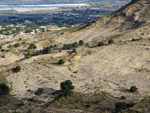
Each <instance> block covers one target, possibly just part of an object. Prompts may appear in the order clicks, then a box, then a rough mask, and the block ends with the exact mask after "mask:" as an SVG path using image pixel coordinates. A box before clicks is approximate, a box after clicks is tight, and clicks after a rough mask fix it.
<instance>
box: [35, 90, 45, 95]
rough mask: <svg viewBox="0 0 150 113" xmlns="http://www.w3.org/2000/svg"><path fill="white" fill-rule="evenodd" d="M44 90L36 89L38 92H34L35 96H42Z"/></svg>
mask: <svg viewBox="0 0 150 113" xmlns="http://www.w3.org/2000/svg"><path fill="white" fill-rule="evenodd" d="M43 91H44V89H43V88H38V90H37V91H36V92H35V94H36V95H42V94H43Z"/></svg>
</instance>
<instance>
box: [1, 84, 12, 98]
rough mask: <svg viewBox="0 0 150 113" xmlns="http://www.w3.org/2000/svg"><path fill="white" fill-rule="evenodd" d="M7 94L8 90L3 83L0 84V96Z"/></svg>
mask: <svg viewBox="0 0 150 113" xmlns="http://www.w3.org/2000/svg"><path fill="white" fill-rule="evenodd" d="M9 92H10V88H9V87H8V86H7V85H6V84H5V83H1V84H0V96H5V95H8V94H9Z"/></svg>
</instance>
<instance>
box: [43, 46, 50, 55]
mask: <svg viewBox="0 0 150 113" xmlns="http://www.w3.org/2000/svg"><path fill="white" fill-rule="evenodd" d="M50 51H51V47H44V49H43V53H44V54H49V53H50Z"/></svg>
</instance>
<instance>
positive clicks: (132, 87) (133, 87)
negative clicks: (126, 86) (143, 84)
mask: <svg viewBox="0 0 150 113" xmlns="http://www.w3.org/2000/svg"><path fill="white" fill-rule="evenodd" d="M137 90H138V88H137V87H136V86H131V88H130V92H132V93H134V92H137Z"/></svg>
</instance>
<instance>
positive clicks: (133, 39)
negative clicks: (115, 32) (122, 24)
mask: <svg viewBox="0 0 150 113" xmlns="http://www.w3.org/2000/svg"><path fill="white" fill-rule="evenodd" d="M141 39H142V38H137V39H135V38H132V40H131V41H132V42H134V41H139V40H141Z"/></svg>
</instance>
